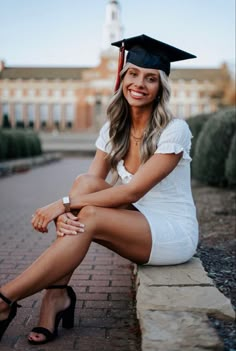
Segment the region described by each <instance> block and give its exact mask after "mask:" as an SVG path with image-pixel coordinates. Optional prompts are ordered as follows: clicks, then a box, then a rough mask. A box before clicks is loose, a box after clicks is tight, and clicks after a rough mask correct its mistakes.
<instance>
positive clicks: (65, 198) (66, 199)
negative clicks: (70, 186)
mask: <svg viewBox="0 0 236 351" xmlns="http://www.w3.org/2000/svg"><path fill="white" fill-rule="evenodd" d="M63 204H64V205H69V204H70V199H69V197H68V196H65V197H63Z"/></svg>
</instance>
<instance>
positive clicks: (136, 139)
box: [130, 131, 144, 146]
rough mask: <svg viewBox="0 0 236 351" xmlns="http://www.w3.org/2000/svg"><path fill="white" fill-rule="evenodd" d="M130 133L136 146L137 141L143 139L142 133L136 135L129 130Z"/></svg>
mask: <svg viewBox="0 0 236 351" xmlns="http://www.w3.org/2000/svg"><path fill="white" fill-rule="evenodd" d="M130 135H131V137H132V138H133V139H134V141H135V144H136V145H137V146H138V145H139V143H140V142H141V140H142V139H143V137H144V133H143V134H142V135H141V136H140V137H136V136H135V135H134V134H133V133H132V132H131V131H130Z"/></svg>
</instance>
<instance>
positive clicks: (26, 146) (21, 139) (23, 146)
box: [15, 130, 30, 158]
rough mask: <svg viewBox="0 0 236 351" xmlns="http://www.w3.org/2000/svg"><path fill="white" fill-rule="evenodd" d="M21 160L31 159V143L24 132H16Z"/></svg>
mask: <svg viewBox="0 0 236 351" xmlns="http://www.w3.org/2000/svg"><path fill="white" fill-rule="evenodd" d="M15 135H16V138H17V144H18V148H19V154H20V158H25V157H30V142H29V140H28V138H27V134H26V133H25V132H24V131H22V130H15Z"/></svg>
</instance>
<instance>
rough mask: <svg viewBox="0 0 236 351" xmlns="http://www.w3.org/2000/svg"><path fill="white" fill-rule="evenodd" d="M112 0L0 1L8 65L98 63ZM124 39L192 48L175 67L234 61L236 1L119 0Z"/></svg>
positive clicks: (0, 43)
mask: <svg viewBox="0 0 236 351" xmlns="http://www.w3.org/2000/svg"><path fill="white" fill-rule="evenodd" d="M107 2H108V0H0V60H3V61H5V65H6V66H67V67H71V66H76V67H83V66H86V67H88V66H96V65H98V63H99V58H100V53H101V47H102V30H103V24H104V22H105V8H106V4H107ZM119 3H120V6H121V23H122V25H123V27H124V37H125V38H128V37H131V36H136V35H139V34H146V35H149V36H151V37H153V38H156V39H158V40H161V41H164V42H167V43H168V44H170V45H173V46H176V47H179V48H181V49H182V50H185V51H188V52H191V53H193V54H195V55H196V56H197V59H194V60H187V61H183V62H181V63H176V64H174V65H175V67H177V68H178V67H180V68H181V67H191V68H197V67H207V68H215V67H219V66H220V65H221V64H222V63H223V62H227V63H228V64H230V65H231V68H232V66H234V65H235V6H236V5H235V3H236V0H145V1H143V0H120V1H119Z"/></svg>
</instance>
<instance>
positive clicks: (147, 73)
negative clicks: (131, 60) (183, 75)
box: [129, 67, 159, 78]
mask: <svg viewBox="0 0 236 351" xmlns="http://www.w3.org/2000/svg"><path fill="white" fill-rule="evenodd" d="M129 70H134V71H137V72H141V70H140V69H138V68H136V67H129ZM145 75H147V76H154V77H157V78H159V74H158V73H154V72H146V73H145Z"/></svg>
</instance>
